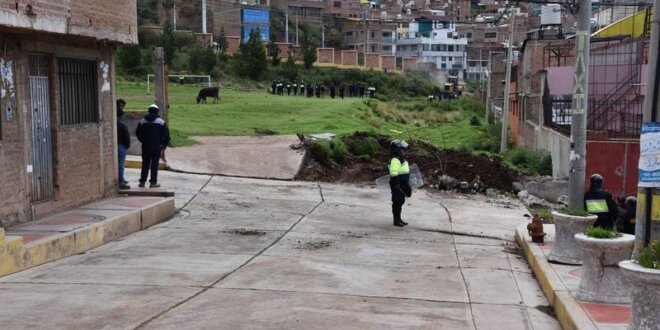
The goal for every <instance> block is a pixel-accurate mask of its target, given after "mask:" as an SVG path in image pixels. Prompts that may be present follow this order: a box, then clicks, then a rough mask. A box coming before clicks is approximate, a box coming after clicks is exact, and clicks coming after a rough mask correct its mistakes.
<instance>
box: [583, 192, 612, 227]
mask: <svg viewBox="0 0 660 330" xmlns="http://www.w3.org/2000/svg"><path fill="white" fill-rule="evenodd" d="M588 201H604V202H605V203H606V204H607V210H604V212H598V213H596V212H590V211H589V208H588V207H587V202H588ZM584 203H585V204H584V208H585V210H587V211H588V212H590V213H592V214H595V215H597V216H598V219H597V220H596V222H595V223H594V226H595V227H603V228H609V229H612V228H613V227H614V221H615V220H616V218H617V215H618V213H619V207H618V206H617V205H616V203H614V199H612V194H610V192H609V191H607V190H605V189H596V190H589V191H587V192H586V193H584Z"/></svg>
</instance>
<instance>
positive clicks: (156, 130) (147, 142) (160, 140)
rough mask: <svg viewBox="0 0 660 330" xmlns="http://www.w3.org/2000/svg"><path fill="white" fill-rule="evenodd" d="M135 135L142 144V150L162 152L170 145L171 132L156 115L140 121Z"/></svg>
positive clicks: (149, 115)
mask: <svg viewBox="0 0 660 330" xmlns="http://www.w3.org/2000/svg"><path fill="white" fill-rule="evenodd" d="M135 135H136V136H137V138H138V140H140V142H142V150H161V149H165V147H167V146H168V145H169V144H170V130H169V129H168V128H167V124H165V121H164V120H163V118H160V117H159V116H158V114H155V113H154V114H152V113H150V114H148V115H146V116H144V118H142V119H140V122H139V123H138V126H137V130H136V131H135Z"/></svg>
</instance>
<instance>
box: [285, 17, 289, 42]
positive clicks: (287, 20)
mask: <svg viewBox="0 0 660 330" xmlns="http://www.w3.org/2000/svg"><path fill="white" fill-rule="evenodd" d="M285 15H286V16H285V17H286V23H284V41H285V42H286V43H287V44H288V43H289V12H288V11H287V12H286V14H285Z"/></svg>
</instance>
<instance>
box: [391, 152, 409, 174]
mask: <svg viewBox="0 0 660 330" xmlns="http://www.w3.org/2000/svg"><path fill="white" fill-rule="evenodd" d="M389 170H390V177H395V176H398V175H400V174H409V173H410V167H408V161H407V160H406V161H404V162H403V164H402V163H401V161H400V160H399V158H396V157H394V158H392V160H390V166H389Z"/></svg>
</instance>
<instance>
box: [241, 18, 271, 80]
mask: <svg viewBox="0 0 660 330" xmlns="http://www.w3.org/2000/svg"><path fill="white" fill-rule="evenodd" d="M238 52H239V54H238V60H239V63H238V64H239V73H240V74H242V75H244V76H246V77H248V78H250V79H252V80H259V79H260V78H261V77H262V75H263V74H264V72H265V71H266V69H267V68H268V58H267V57H266V49H265V48H264V46H263V44H262V43H261V34H260V33H259V29H255V30H252V31H250V36H249V39H248V41H247V42H244V43H241V46H240V47H239V49H238Z"/></svg>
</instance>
